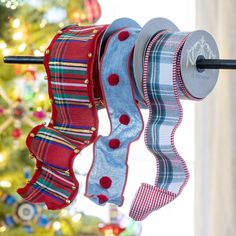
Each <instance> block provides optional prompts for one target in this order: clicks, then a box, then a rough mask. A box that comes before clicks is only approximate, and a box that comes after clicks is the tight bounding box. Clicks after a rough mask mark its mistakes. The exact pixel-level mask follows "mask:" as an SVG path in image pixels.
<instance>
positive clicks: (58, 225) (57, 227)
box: [53, 221, 61, 231]
mask: <svg viewBox="0 0 236 236" xmlns="http://www.w3.org/2000/svg"><path fill="white" fill-rule="evenodd" d="M53 228H54V229H55V230H56V231H57V230H60V229H61V223H60V222H58V221H55V222H54V223H53Z"/></svg>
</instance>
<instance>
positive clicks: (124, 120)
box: [119, 115, 130, 125]
mask: <svg viewBox="0 0 236 236" xmlns="http://www.w3.org/2000/svg"><path fill="white" fill-rule="evenodd" d="M119 121H120V123H121V124H123V125H128V124H129V122H130V118H129V116H128V115H121V116H120V119H119Z"/></svg>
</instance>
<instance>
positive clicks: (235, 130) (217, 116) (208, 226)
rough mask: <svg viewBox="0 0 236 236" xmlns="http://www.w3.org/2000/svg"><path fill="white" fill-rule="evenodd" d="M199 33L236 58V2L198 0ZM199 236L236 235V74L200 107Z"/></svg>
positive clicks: (224, 77)
mask: <svg viewBox="0 0 236 236" xmlns="http://www.w3.org/2000/svg"><path fill="white" fill-rule="evenodd" d="M196 22H197V28H198V29H205V30H207V31H209V32H210V33H212V34H213V36H214V38H215V39H216V42H217V44H218V47H219V50H220V57H221V58H231V59H233V58H234V59H236V1H235V0H196ZM195 168H196V169H195V174H196V176H195V179H196V185H195V186H196V189H195V190H196V191H195V192H196V194H195V212H196V214H195V232H196V233H195V236H236V71H226V70H224V71H222V72H221V73H220V75H219V80H218V83H217V86H216V88H215V90H214V91H213V92H212V93H211V94H210V95H209V96H208V97H207V98H206V99H205V100H204V101H202V102H199V103H197V104H196V163H195Z"/></svg>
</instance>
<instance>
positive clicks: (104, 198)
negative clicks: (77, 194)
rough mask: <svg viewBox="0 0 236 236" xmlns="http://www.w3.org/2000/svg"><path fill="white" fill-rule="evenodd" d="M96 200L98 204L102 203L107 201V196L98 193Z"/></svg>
mask: <svg viewBox="0 0 236 236" xmlns="http://www.w3.org/2000/svg"><path fill="white" fill-rule="evenodd" d="M98 200H99V204H103V203H105V202H107V201H108V198H107V196H105V195H103V194H99V195H98Z"/></svg>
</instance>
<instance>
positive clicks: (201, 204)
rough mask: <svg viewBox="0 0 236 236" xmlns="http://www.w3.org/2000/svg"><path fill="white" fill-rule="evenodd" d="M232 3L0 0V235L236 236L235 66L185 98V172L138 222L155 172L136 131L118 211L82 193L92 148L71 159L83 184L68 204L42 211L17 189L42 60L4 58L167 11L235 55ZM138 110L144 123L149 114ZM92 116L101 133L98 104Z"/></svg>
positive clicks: (41, 106) (38, 107)
mask: <svg viewBox="0 0 236 236" xmlns="http://www.w3.org/2000/svg"><path fill="white" fill-rule="evenodd" d="M235 5H236V3H234V1H233V0H224V1H223V0H179V1H174V0H165V1H159V0H146V1H144V2H143V1H135V0H119V1H116V0H109V1H107V0H77V1H72V0H57V1H56V0H50V1H46V0H37V1H36V0H28V1H27V0H0V22H1V23H0V235H3V236H11V235H12V236H13V235H14V236H21V235H30V234H32V235H45V236H47V235H48V236H49V235H50V236H51V235H65V236H74V235H81V236H83V235H89V236H93V235H106V236H114V235H122V236H139V235H142V236H154V235H155V236H156V235H161V236H164V235H165V236H171V235H181V236H226V235H227V236H231V235H232V236H235V235H236V226H235V223H234V222H235V219H236V203H235V202H236V193H235V190H234V189H235V186H236V185H235V184H236V172H235V168H236V158H235V157H234V153H235V152H234V150H235V145H234V140H235V133H236V132H234V130H235V129H236V128H235V125H234V117H235V116H234V110H235V109H234V107H235V105H236V104H235V101H236V99H235V98H234V94H235V92H234V88H236V80H235V82H234V81H233V80H234V79H233V77H234V76H235V72H222V73H221V74H220V76H219V77H220V79H219V82H218V83H217V86H216V88H215V90H214V92H213V93H212V94H211V95H209V96H208V97H207V98H206V99H205V100H204V101H202V102H198V104H195V103H194V102H191V101H183V102H182V104H183V108H184V119H183V122H182V124H181V126H180V128H179V129H178V131H177V133H176V137H175V141H176V144H177V148H178V151H179V153H180V154H181V156H182V157H183V158H184V159H185V161H186V163H187V165H188V167H189V170H190V176H191V179H190V181H189V182H188V185H187V187H186V188H185V189H184V191H183V193H182V194H181V195H180V196H179V197H178V198H177V199H176V200H175V201H173V202H172V203H171V204H169V205H167V206H165V207H164V208H162V209H160V210H158V211H156V212H154V213H152V214H151V215H150V216H149V217H148V218H147V219H145V220H144V221H143V222H141V223H139V222H134V221H132V220H131V219H130V218H129V217H128V212H129V207H130V204H131V202H132V199H133V197H134V195H135V193H136V191H137V189H138V187H139V185H140V183H142V182H146V183H150V184H152V183H153V181H154V179H155V160H154V158H153V156H152V155H151V154H150V153H149V152H148V150H147V148H146V146H145V144H144V138H143V136H141V138H140V139H139V140H138V141H137V142H135V143H133V144H132V146H131V149H130V155H129V177H128V182H127V186H126V191H125V202H124V205H123V206H122V207H120V208H116V207H115V206H112V205H108V206H106V207H100V206H97V205H95V204H94V203H92V202H91V201H89V200H88V199H86V198H85V197H84V196H83V193H84V184H85V179H86V174H87V172H88V170H89V167H90V165H91V162H92V149H91V147H89V148H87V149H86V150H83V151H82V152H81V154H79V155H78V157H77V158H76V161H75V163H74V170H75V172H76V174H77V178H78V180H79V182H80V186H81V188H80V192H79V194H78V197H77V198H76V200H75V201H74V203H73V204H72V205H71V206H70V207H68V208H66V209H63V210H61V211H47V210H45V209H44V206H43V205H37V206H36V205H34V204H29V203H25V202H23V201H22V199H21V198H20V197H19V196H18V195H17V194H16V189H17V188H19V187H22V186H23V185H24V184H25V183H26V182H27V180H29V179H30V178H31V175H32V174H33V173H34V160H31V159H30V158H29V157H28V151H27V149H26V147H25V137H26V135H27V134H28V132H29V131H30V130H31V128H32V127H33V126H35V125H36V124H38V123H40V122H43V121H46V122H47V121H48V119H49V117H50V103H49V99H48V95H47V81H46V80H44V75H45V71H44V67H43V66H42V65H37V66H36V65H7V64H4V63H3V62H2V58H3V57H4V56H7V55H34V56H43V55H44V51H45V49H46V48H47V46H48V45H49V43H50V41H51V39H52V37H53V36H54V35H55V33H56V32H57V31H58V30H59V29H60V28H62V27H64V26H65V25H67V24H70V23H75V22H77V23H80V24H81V25H90V24H107V23H111V22H112V21H114V20H115V19H117V18H120V17H129V18H131V19H134V20H136V21H137V22H138V23H139V24H140V25H141V26H143V25H144V24H145V23H146V22H147V21H148V20H150V19H152V18H155V17H165V18H168V19H170V20H171V21H173V22H174V23H175V24H176V25H177V26H178V27H179V28H180V30H181V31H193V30H195V29H199V28H201V29H206V30H207V31H209V32H210V33H212V34H213V36H214V37H215V39H216V41H217V43H218V46H219V49H220V54H221V57H222V58H236V48H235V47H236V46H235V43H234V35H235V33H234V30H235V28H236V27H235V26H236V25H235V24H236V20H235V17H234V12H233V9H235ZM142 114H143V117H144V121H145V123H146V122H147V118H148V111H146V110H142ZM99 118H100V128H99V133H100V134H103V135H106V134H108V133H109V131H110V126H109V120H108V118H107V114H106V111H105V110H100V111H99ZM235 131H236V130H235Z"/></svg>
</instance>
